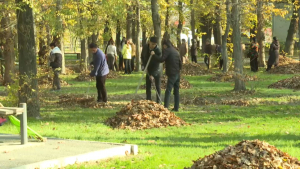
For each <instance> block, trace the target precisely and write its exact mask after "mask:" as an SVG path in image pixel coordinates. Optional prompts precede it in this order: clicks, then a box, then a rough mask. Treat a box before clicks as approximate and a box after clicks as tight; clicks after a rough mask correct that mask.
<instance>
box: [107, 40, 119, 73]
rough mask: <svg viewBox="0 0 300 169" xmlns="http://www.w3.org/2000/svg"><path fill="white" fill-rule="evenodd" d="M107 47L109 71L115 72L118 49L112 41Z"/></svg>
mask: <svg viewBox="0 0 300 169" xmlns="http://www.w3.org/2000/svg"><path fill="white" fill-rule="evenodd" d="M109 43H110V44H109V45H108V47H107V63H108V67H109V70H114V64H115V58H116V56H117V48H116V46H115V43H114V41H110V42H109Z"/></svg>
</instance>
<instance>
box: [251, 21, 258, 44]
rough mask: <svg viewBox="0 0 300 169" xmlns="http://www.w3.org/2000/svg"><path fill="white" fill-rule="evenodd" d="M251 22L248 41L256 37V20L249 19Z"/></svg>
mask: <svg viewBox="0 0 300 169" xmlns="http://www.w3.org/2000/svg"><path fill="white" fill-rule="evenodd" d="M251 22H252V28H250V42H252V40H253V39H254V38H255V37H256V32H257V22H256V20H253V21H251Z"/></svg>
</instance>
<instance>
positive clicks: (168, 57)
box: [154, 40, 182, 111]
mask: <svg viewBox="0 0 300 169" xmlns="http://www.w3.org/2000/svg"><path fill="white" fill-rule="evenodd" d="M163 48H164V53H163V56H162V57H157V56H156V55H154V59H155V60H157V61H159V62H165V64H166V74H167V76H168V82H167V88H166V92H165V99H164V107H165V108H169V104H170V96H171V91H172V89H173V88H174V92H173V94H174V102H175V104H174V108H173V109H172V111H178V109H179V87H180V70H181V67H182V62H181V58H180V54H179V52H178V51H177V50H176V49H175V48H174V47H173V45H172V43H171V42H170V40H164V41H163Z"/></svg>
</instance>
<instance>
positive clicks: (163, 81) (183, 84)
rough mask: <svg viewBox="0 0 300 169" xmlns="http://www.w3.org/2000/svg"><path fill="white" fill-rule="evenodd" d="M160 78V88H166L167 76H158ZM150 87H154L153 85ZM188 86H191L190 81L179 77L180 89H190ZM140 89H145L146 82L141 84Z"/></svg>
mask: <svg viewBox="0 0 300 169" xmlns="http://www.w3.org/2000/svg"><path fill="white" fill-rule="evenodd" d="M160 80H161V89H166V88H167V83H168V77H167V76H166V75H164V76H162V77H161V78H160ZM152 88H154V86H153V85H152ZM190 88H192V85H191V84H190V82H189V81H187V80H186V79H185V78H180V89H190ZM141 89H146V84H144V85H142V86H141Z"/></svg>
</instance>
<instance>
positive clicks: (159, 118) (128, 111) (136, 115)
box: [106, 100, 189, 130]
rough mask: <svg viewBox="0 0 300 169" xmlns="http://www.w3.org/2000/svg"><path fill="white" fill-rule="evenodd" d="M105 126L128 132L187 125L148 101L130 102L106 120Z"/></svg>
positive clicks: (158, 105)
mask: <svg viewBox="0 0 300 169" xmlns="http://www.w3.org/2000/svg"><path fill="white" fill-rule="evenodd" d="M106 124H107V125H109V126H111V127H113V128H117V129H130V130H143V129H150V128H164V127H168V126H185V125H189V124H187V123H186V122H185V121H183V120H182V119H181V118H179V117H177V116H176V115H175V113H172V112H170V111H169V110H168V109H166V108H164V106H163V105H160V104H158V103H156V102H153V101H149V100H140V101H134V100H132V101H131V102H130V103H128V104H127V105H126V106H124V107H123V108H122V109H121V110H120V111H119V112H117V113H116V115H115V116H114V117H111V118H109V119H107V121H106Z"/></svg>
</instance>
